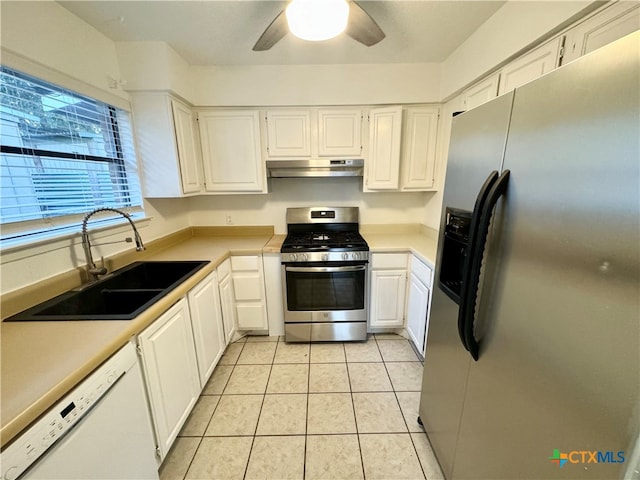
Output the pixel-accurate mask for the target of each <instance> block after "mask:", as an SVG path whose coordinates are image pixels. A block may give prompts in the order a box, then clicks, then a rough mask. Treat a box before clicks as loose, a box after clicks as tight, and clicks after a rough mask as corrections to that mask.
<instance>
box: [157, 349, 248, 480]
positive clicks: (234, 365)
mask: <svg viewBox="0 0 640 480" xmlns="http://www.w3.org/2000/svg"><path fill="white" fill-rule="evenodd" d="M234 343H235V342H234ZM245 343H246V342H242V348H240V352H239V353H238V358H240V354H241V353H242V350H244V344H245ZM231 345H233V344H231ZM227 347H228V346H227ZM227 347H225V350H226V348H227ZM222 355H223V356H224V353H223V354H222ZM237 362H238V359H236V361H235V363H234V364H233V365H231V367H232V368H231V373H230V374H229V377H228V378H227V380H226V382H225V384H224V387H223V388H222V392H220V395H218V397H220V398H218V402H217V403H216V406H215V407H214V408H213V412H211V417H209V421H208V422H207V425H206V427H205V428H204V432H203V433H202V435H201V436H200V440H199V442H198V446H197V447H196V449H195V451H194V452H193V456H192V457H191V461H189V465H188V466H187V469H186V471H185V473H184V476H183V477H182V478H183V480H186V478H187V475H188V474H189V470H190V469H191V466H192V465H193V461H194V460H195V458H196V455H197V454H198V450H199V449H200V446H201V445H202V442H203V441H204V438H205V436H206V433H207V429H208V428H209V425H210V424H211V420H212V419H213V415H214V414H215V412H216V410H217V409H218V406H219V405H220V400H221V399H222V395H223V394H224V391H225V389H226V388H227V384H228V383H229V379H230V378H231V375H232V374H233V371H234V370H235V368H236V364H237ZM214 371H215V368H214ZM212 376H213V372H211V377H212ZM211 377H209V380H207V383H208V382H209V381H211ZM205 386H206V384H205ZM202 396H203V394H200V396H199V397H198V400H200V398H201V397H202ZM182 428H184V425H183V426H182ZM178 438H186V437H180V434H178ZM192 438H198V437H197V436H196V437H192ZM167 456H168V454H167ZM165 459H166V456H165ZM163 462H164V460H163Z"/></svg>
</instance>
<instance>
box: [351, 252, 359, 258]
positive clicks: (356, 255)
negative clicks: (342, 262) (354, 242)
mask: <svg viewBox="0 0 640 480" xmlns="http://www.w3.org/2000/svg"><path fill="white" fill-rule="evenodd" d="M358 257H359V255H358V253H357V252H354V253H352V254H351V258H352V259H353V260H358Z"/></svg>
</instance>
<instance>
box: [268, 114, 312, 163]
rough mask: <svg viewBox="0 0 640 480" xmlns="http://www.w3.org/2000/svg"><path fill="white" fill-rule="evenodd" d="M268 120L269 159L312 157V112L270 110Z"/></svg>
mask: <svg viewBox="0 0 640 480" xmlns="http://www.w3.org/2000/svg"><path fill="white" fill-rule="evenodd" d="M266 118H267V154H268V156H269V158H278V157H284V158H304V157H310V156H311V112H310V111H309V110H269V111H267V115H266Z"/></svg>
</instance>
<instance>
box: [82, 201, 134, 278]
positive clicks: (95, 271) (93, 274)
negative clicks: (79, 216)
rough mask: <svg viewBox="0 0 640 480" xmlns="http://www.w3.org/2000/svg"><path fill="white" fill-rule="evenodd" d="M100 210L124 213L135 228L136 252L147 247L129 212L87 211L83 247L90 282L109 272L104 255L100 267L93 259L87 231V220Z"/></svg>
mask: <svg viewBox="0 0 640 480" xmlns="http://www.w3.org/2000/svg"><path fill="white" fill-rule="evenodd" d="M99 212H115V213H119V214H120V215H122V216H123V217H124V218H126V219H127V220H128V221H129V223H130V224H131V228H132V229H133V235H134V238H135V242H136V252H140V251H142V250H144V249H145V246H144V243H142V237H140V234H139V233H138V229H137V228H136V226H135V224H134V223H133V220H131V216H130V215H129V214H128V213H125V212H123V211H121V210H118V209H117V208H110V207H104V208H96V209H95V210H93V211H91V212H89V213H87V214H86V215H85V216H84V219H83V220H82V248H83V249H84V256H85V258H86V260H87V277H88V280H89V281H90V282H95V281H96V280H98V276H99V275H105V274H106V273H107V269H106V268H105V266H104V257H102V266H101V267H100V268H98V266H97V265H96V264H95V262H94V261H93V256H92V255H91V242H90V241H89V233H88V232H87V222H88V221H89V218H91V216H93V215H94V214H96V213H99ZM125 241H126V242H131V238H126V239H125ZM108 243H117V242H108ZM96 245H105V244H96Z"/></svg>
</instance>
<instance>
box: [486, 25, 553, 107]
mask: <svg viewBox="0 0 640 480" xmlns="http://www.w3.org/2000/svg"><path fill="white" fill-rule="evenodd" d="M561 41H562V38H561V37H557V38H555V39H553V40H551V41H550V42H548V43H545V44H544V45H542V46H541V47H538V48H536V49H535V50H533V51H531V52H529V53H527V54H525V55H523V56H521V57H519V58H517V59H516V60H514V61H513V62H511V63H509V64H507V65H506V66H505V67H504V68H503V69H502V71H501V77H500V88H499V91H498V93H499V95H502V94H503V93H506V92H510V91H511V90H513V89H514V88H517V87H519V86H521V85H524V84H525V83H528V82H530V81H532V80H535V79H536V78H538V77H540V76H542V75H544V74H545V73H548V72H550V71H551V70H553V69H554V68H556V67H557V66H558V59H559V53H560V44H561Z"/></svg>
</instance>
